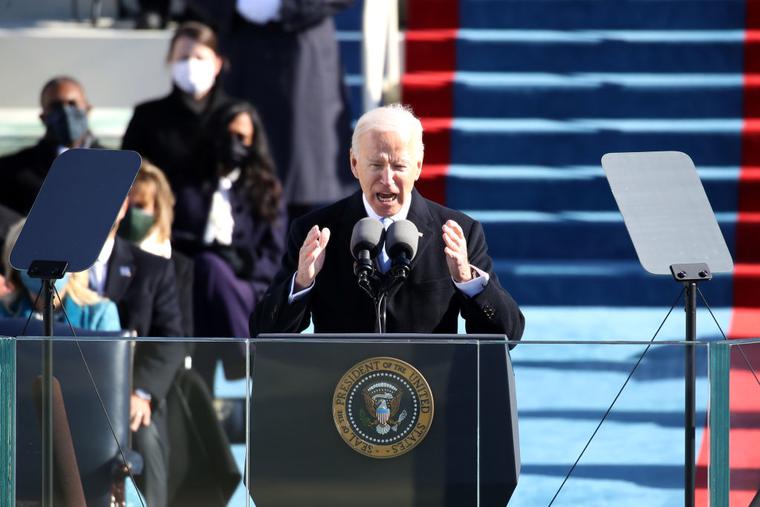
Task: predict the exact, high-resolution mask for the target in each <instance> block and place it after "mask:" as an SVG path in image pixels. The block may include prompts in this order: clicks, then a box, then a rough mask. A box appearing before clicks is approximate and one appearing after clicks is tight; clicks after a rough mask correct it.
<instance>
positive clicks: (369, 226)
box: [351, 217, 385, 285]
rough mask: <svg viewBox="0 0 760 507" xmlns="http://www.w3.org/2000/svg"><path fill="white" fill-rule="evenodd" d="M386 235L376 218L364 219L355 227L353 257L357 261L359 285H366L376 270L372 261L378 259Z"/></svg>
mask: <svg viewBox="0 0 760 507" xmlns="http://www.w3.org/2000/svg"><path fill="white" fill-rule="evenodd" d="M384 233H385V229H383V225H382V224H381V223H380V222H378V221H377V220H375V219H374V218H370V217H365V218H362V219H361V220H359V221H358V222H356V224H355V225H354V230H353V231H352V232H351V255H353V257H354V259H355V260H356V262H355V263H354V274H355V275H356V276H357V277H358V278H359V285H361V284H362V283H365V284H366V283H367V282H368V279H369V275H371V274H372V272H373V271H374V269H375V268H374V267H373V266H372V259H374V258H375V257H377V254H378V253H379V252H380V248H382V244H383V234H384Z"/></svg>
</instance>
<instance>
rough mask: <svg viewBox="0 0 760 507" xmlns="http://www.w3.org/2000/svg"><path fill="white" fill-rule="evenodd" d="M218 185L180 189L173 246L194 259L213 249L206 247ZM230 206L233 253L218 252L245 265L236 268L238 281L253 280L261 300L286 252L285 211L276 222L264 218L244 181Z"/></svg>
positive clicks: (202, 182)
mask: <svg viewBox="0 0 760 507" xmlns="http://www.w3.org/2000/svg"><path fill="white" fill-rule="evenodd" d="M216 186H217V184H216V183H215V182H214V181H212V180H195V181H194V182H193V181H188V182H186V183H185V184H183V185H181V186H180V188H178V189H177V192H176V199H177V203H176V205H175V207H174V226H173V228H172V244H173V245H174V246H175V247H176V248H178V249H179V250H181V251H182V252H184V253H186V254H188V255H190V256H194V255H195V254H197V253H198V252H200V251H203V250H205V249H208V248H209V247H207V246H205V245H203V234H204V232H205V230H206V223H207V222H208V214H209V211H210V210H211V198H212V197H213V195H214V191H215V190H216ZM230 204H231V206H232V218H233V220H234V221H235V227H234V229H233V232H232V245H231V251H227V249H221V248H220V249H219V252H218V253H220V254H221V256H222V257H223V258H225V260H228V261H231V262H232V263H233V264H234V263H236V262H238V261H239V263H241V264H242V265H241V266H240V267H239V268H238V269H235V271H239V272H238V273H236V274H238V275H239V276H238V278H242V279H246V280H250V281H251V283H252V284H253V286H254V290H255V291H256V294H258V295H259V297H260V296H261V295H262V294H264V291H265V290H266V288H267V287H268V286H269V284H270V283H271V281H272V279H273V278H274V275H275V274H276V273H277V271H278V269H279V268H280V260H281V259H282V256H283V254H284V253H285V236H286V232H287V216H286V213H285V208H284V206H281V207H280V215H279V216H278V217H277V218H276V219H275V221H274V222H272V223H269V222H267V221H265V220H263V219H261V218H260V217H258V216H257V214H256V212H255V211H254V209H253V206H252V204H251V202H250V201H249V200H248V198H247V197H246V196H245V195H243V188H242V184H241V180H238V181H237V182H236V183H235V184H234V185H233V186H232V191H231V192H230ZM232 257H234V258H235V259H233V258H232Z"/></svg>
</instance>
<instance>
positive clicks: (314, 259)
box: [294, 225, 330, 291]
mask: <svg viewBox="0 0 760 507" xmlns="http://www.w3.org/2000/svg"><path fill="white" fill-rule="evenodd" d="M328 241H330V229H328V228H327V227H325V228H324V229H322V230H320V229H319V226H318V225H315V226H314V227H312V228H311V229H310V230H309V234H307V235H306V239H305V240H304V242H303V245H302V246H301V250H299V252H298V271H297V272H296V280H295V287H294V290H295V291H300V290H303V289H305V288H306V287H309V286H310V285H311V284H312V283H314V279H315V278H316V277H317V275H318V274H319V272H320V271H321V270H322V266H323V265H324V264H325V249H326V248H327V242H328Z"/></svg>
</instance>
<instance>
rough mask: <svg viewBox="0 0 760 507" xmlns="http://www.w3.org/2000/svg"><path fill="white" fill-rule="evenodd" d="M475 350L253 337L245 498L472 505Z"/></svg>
mask: <svg viewBox="0 0 760 507" xmlns="http://www.w3.org/2000/svg"><path fill="white" fill-rule="evenodd" d="M478 350H479V349H478V347H477V344H476V343H475V342H473V341H464V342H462V341H459V342H442V341H440V340H439V341H438V342H433V341H430V342H428V341H426V340H421V341H419V342H415V343H410V341H409V340H403V341H395V342H385V343H383V342H380V341H378V340H377V339H370V340H361V339H347V338H345V337H344V338H342V339H340V338H338V339H334V340H323V339H318V338H316V337H312V338H305V339H301V340H297V341H287V340H280V341H256V352H255V359H254V367H253V376H254V379H253V383H254V396H253V405H252V420H251V421H252V426H251V431H252V437H251V468H250V470H251V478H250V483H251V491H252V495H253V499H254V501H255V502H256V503H257V504H258V505H266V506H274V507H277V506H288V507H289V506H294V505H310V506H336V505H369V506H380V505H418V504H419V505H421V503H420V502H423V501H424V504H425V505H448V504H449V503H447V502H450V504H451V505H478V494H479V492H478V488H477V484H478V482H477V481H478V447H477V439H478V431H477V429H478V399H479V398H478V395H477V386H478V382H477V379H478V367H479V356H478ZM502 350H504V346H503V345H502ZM496 401H497V400H493V402H494V403H495V402H496ZM454 457H456V459H454Z"/></svg>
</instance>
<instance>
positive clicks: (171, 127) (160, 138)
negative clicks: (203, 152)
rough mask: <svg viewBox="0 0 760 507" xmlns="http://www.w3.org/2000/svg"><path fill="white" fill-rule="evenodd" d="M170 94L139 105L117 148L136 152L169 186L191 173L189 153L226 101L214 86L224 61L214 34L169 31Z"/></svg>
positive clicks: (198, 28) (192, 27)
mask: <svg viewBox="0 0 760 507" xmlns="http://www.w3.org/2000/svg"><path fill="white" fill-rule="evenodd" d="M167 61H168V63H169V67H170V71H171V76H172V91H171V93H169V95H167V96H166V97H163V98H160V99H156V100H151V101H148V102H144V103H142V104H139V105H138V106H137V107H136V108H135V112H134V114H133V116H132V119H131V120H130V122H129V125H128V126H127V130H126V132H125V133H124V139H123V140H122V148H123V149H128V150H135V151H137V152H138V153H140V155H141V156H142V157H143V158H146V159H148V160H150V161H151V162H152V163H154V164H156V165H157V166H158V167H161V169H163V171H164V173H165V174H166V177H167V178H168V180H169V183H170V184H171V185H172V188H176V186H177V184H178V182H179V181H181V180H182V179H183V175H186V174H188V173H189V172H191V171H192V170H193V169H194V165H193V164H195V163H196V157H195V156H194V152H195V150H196V149H197V143H198V141H199V139H200V133H201V132H202V130H203V128H204V126H205V124H206V122H207V120H208V118H210V117H211V115H213V113H214V112H215V111H217V110H218V109H219V108H220V107H222V106H224V105H225V104H227V103H229V102H230V99H229V97H228V96H227V95H226V94H225V93H224V91H222V90H221V89H220V87H218V86H217V82H218V77H219V73H220V72H221V71H222V67H223V60H222V57H221V56H220V54H219V43H218V40H217V37H216V34H215V33H214V31H213V30H212V29H211V28H209V27H208V26H206V25H204V24H202V23H198V22H194V21H190V22H186V23H183V24H182V25H180V26H179V27H178V28H177V30H176V31H175V32H174V36H173V37H172V39H171V42H170V45H169V54H168V57H167Z"/></svg>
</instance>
